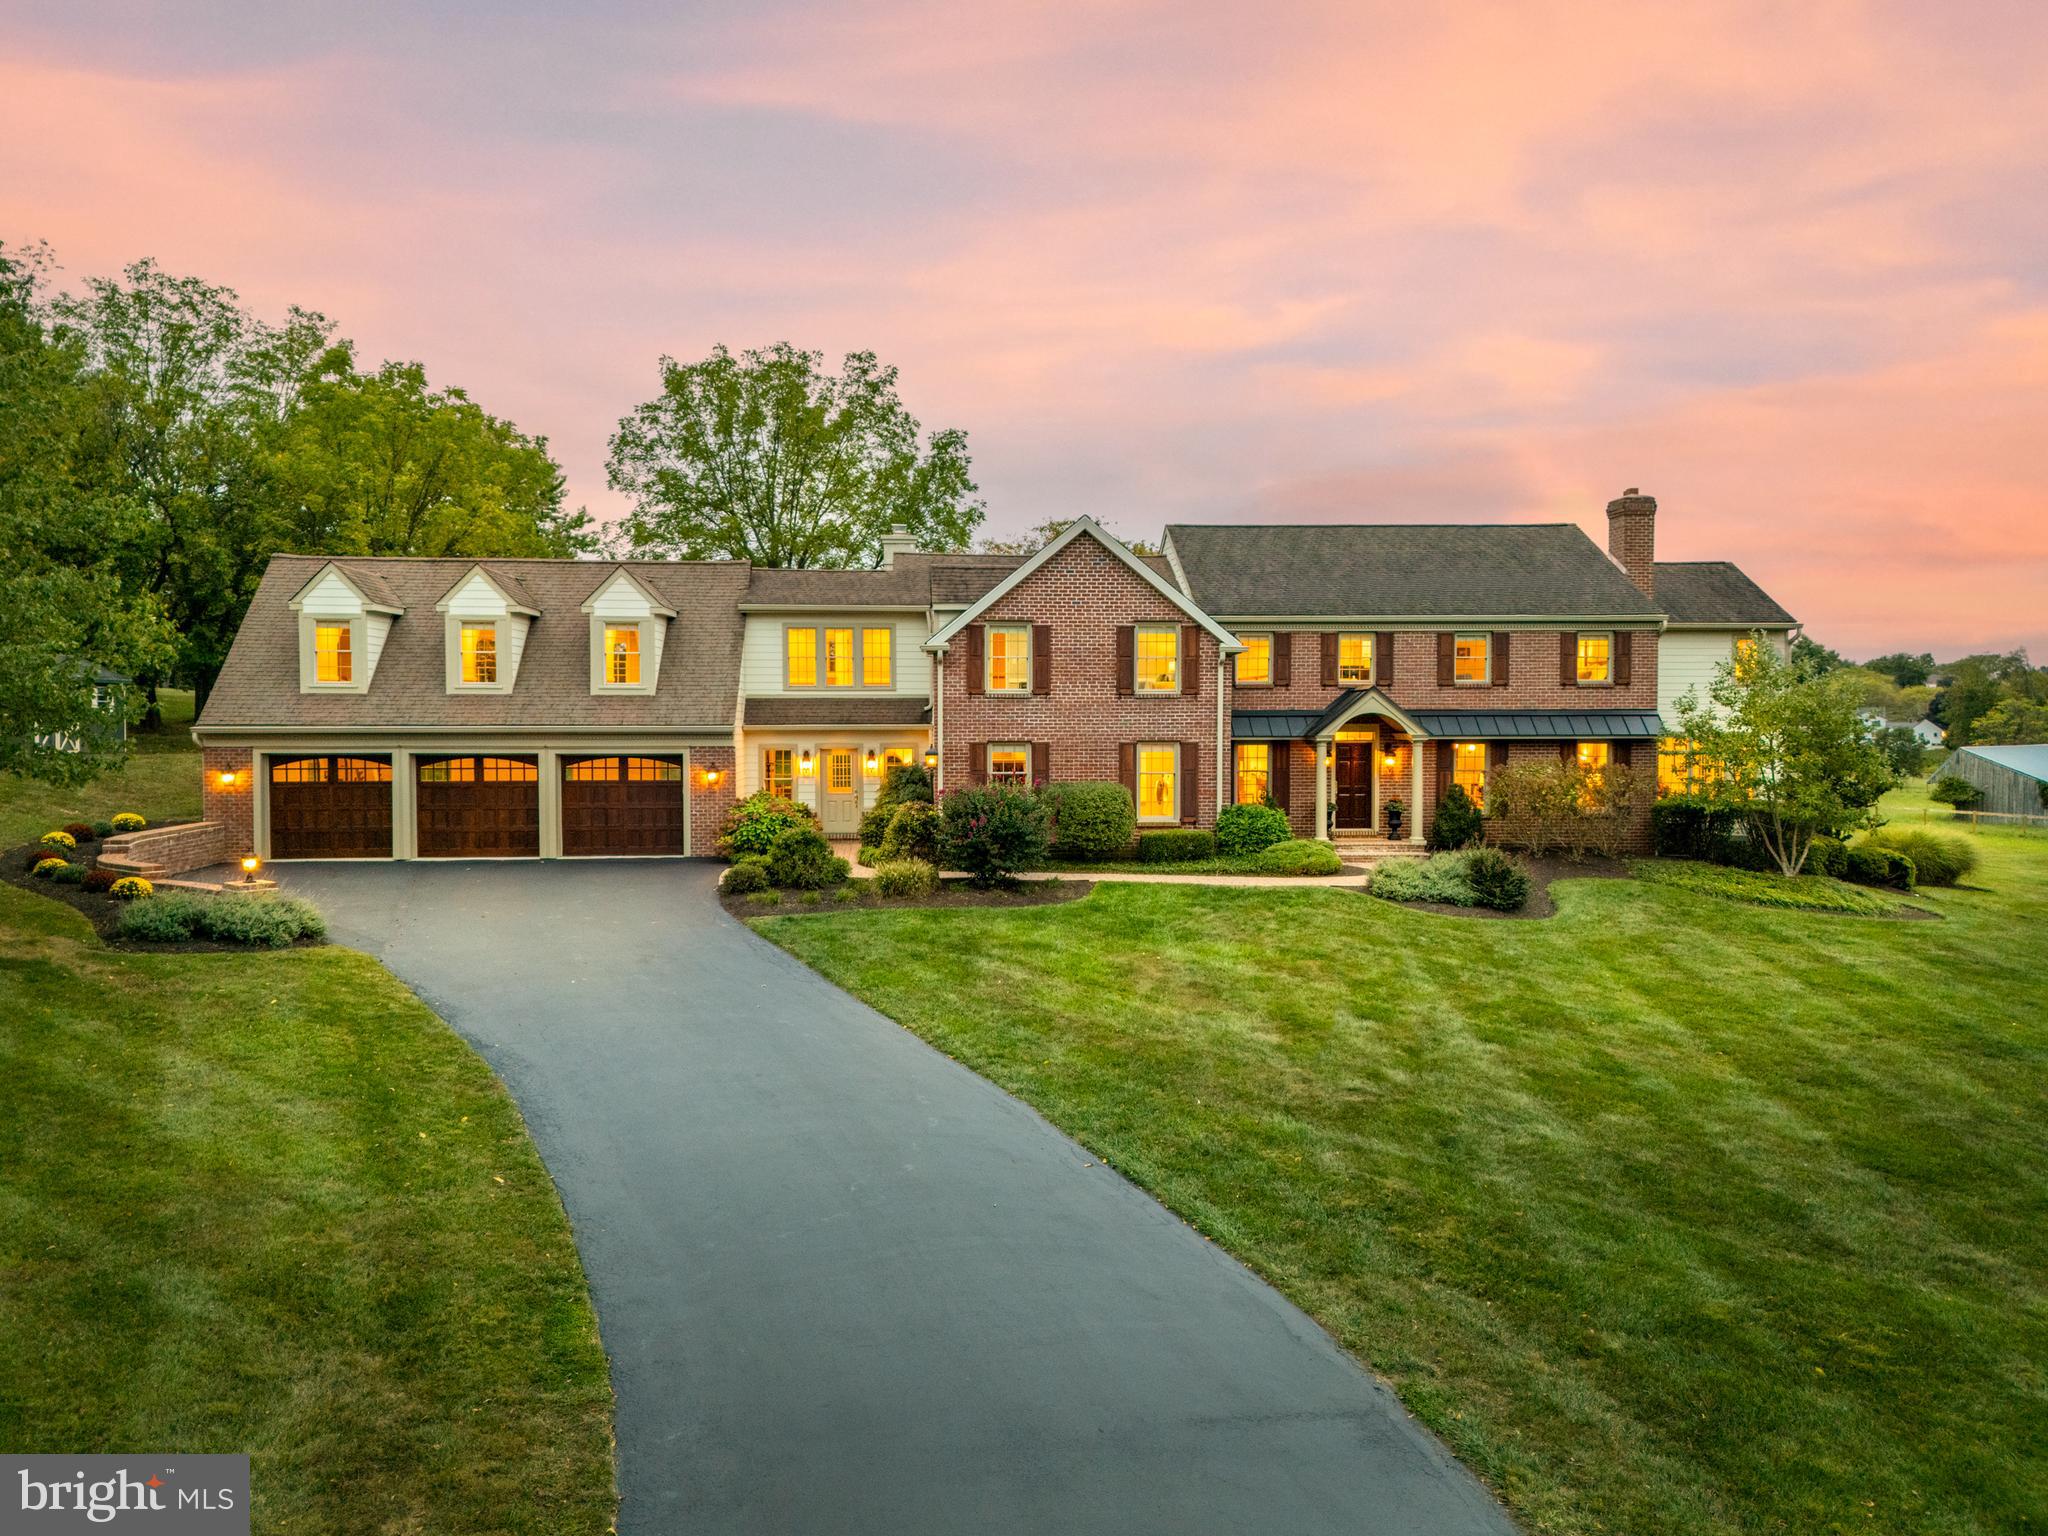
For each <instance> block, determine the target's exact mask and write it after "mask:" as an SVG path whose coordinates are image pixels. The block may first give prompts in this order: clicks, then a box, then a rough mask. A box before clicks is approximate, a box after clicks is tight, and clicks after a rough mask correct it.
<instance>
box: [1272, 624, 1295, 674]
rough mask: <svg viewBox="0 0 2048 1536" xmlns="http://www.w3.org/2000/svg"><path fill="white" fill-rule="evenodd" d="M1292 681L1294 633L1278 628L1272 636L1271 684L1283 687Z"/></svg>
mask: <svg viewBox="0 0 2048 1536" xmlns="http://www.w3.org/2000/svg"><path fill="white" fill-rule="evenodd" d="M1293 681H1294V634H1293V631H1291V630H1285V629H1283V630H1279V631H1277V632H1275V634H1274V636H1273V686H1274V687H1275V688H1285V687H1287V686H1288V685H1289V684H1291V683H1292V682H1293Z"/></svg>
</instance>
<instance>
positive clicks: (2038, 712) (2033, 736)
mask: <svg viewBox="0 0 2048 1536" xmlns="http://www.w3.org/2000/svg"><path fill="white" fill-rule="evenodd" d="M1970 740H1972V741H1979V742H1984V743H1986V744H1988V745H1994V746H2018V745H2022V744H2024V743H2027V742H2036V741H2048V704H2034V703H2030V702H2028V701H2027V700H2025V699H2000V700H1999V701H1998V702H1997V703H1996V704H1994V705H1992V706H1991V707H1990V708H1989V709H1987V710H1985V711H1984V713H1983V714H1981V715H1979V716H1978V717H1977V718H1976V720H1975V722H1974V723H1973V724H1972V725H1971V727H1970Z"/></svg>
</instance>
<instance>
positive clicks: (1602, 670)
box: [1579, 635, 1614, 683]
mask: <svg viewBox="0 0 2048 1536" xmlns="http://www.w3.org/2000/svg"><path fill="white" fill-rule="evenodd" d="M1579 681H1580V682H1582V683H1611V682H1613V681H1614V636H1612V635H1581V636H1579Z"/></svg>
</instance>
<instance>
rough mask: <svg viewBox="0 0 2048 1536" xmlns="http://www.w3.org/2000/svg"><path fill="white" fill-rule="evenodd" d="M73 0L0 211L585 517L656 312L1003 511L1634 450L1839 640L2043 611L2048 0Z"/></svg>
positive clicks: (650, 345)
mask: <svg viewBox="0 0 2048 1536" xmlns="http://www.w3.org/2000/svg"><path fill="white" fill-rule="evenodd" d="M85 9H87V8H84V7H75V8H74V7H57V6H49V5H29V4H26V3H19V0H0V238H4V239H6V240H8V241H10V242H15V241H26V240H33V239H47V240H48V241H50V242H51V244H52V245H53V246H54V247H55V248H56V252H57V255H58V257H59V260H60V261H61V262H62V264H63V267H64V269H65V270H64V273H63V276H64V278H65V279H67V280H72V281H75V280H76V279H77V278H78V277H80V276H82V275H85V274H97V273H103V272H110V271H112V270H114V269H116V268H117V267H119V266H120V265H121V264H123V263H125V262H126V261H129V260H131V259H133V258H135V257H138V256H143V255H151V256H155V257H156V258H158V259H159V260H160V261H161V262H163V263H164V264H165V265H166V266H167V267H168V268H170V269H171V270H173V271H179V272H191V273H196V274H199V275H201V276H204V277H206V278H209V279H211V280H214V281H218V282H225V283H228V284H230V285H231V286H233V287H234V288H236V289H237V290H239V291H240V293H241V294H242V296H243V297H244V299H245V300H247V301H248V302H249V303H250V304H251V305H252V306H254V307H255V308H257V309H258V310H259V311H261V312H263V313H265V314H268V315H272V316H275V315H277V314H278V313H279V312H281V310H282V309H283V307H284V306H285V305H286V304H288V303H294V302H296V303H301V304H305V305H307V306H309V307H313V308H317V309H321V310H323V311H325V312H326V313H328V314H329V315H331V316H333V317H334V318H335V319H336V320H337V321H338V322H339V323H340V325H341V328H342V330H343V332H344V334H347V335H350V336H353V337H354V338H355V339H356V340H357V342H358V343H359V344H360V346H361V348H362V351H363V353H364V355H365V356H366V357H369V358H377V357H406V358H417V359H420V360H421V361H423V362H424V363H425V364H426V365H427V368H428V370H429V373H430V375H431V377H433V378H434V379H435V381H436V382H439V383H451V384H460V385H462V386H464V387H466V388H467V389H469V390H470V391H471V392H472V394H474V395H475V396H476V397H477V398H478V399H479V400H481V401H482V402H483V403H484V404H485V405H486V406H488V407H489V408H490V409H492V410H494V411H496V412H498V413H499V414H501V415H505V416H508V417H510V418H511V419H512V420H514V421H516V422H518V423H519V425H520V426H522V427H524V428H526V429H527V430H529V431H533V432H539V433H544V434H545V435H547V437H548V438H549V439H550V441H551V444H552V447H553V449H554V451H555V453H556V455H557V457H559V458H560V460H561V461H562V463H563V465H564V467H565V469H566V470H567V473H568V476H569V485H570V494H571V497H572V499H574V500H576V501H579V502H583V503H586V504H588V505H589V506H590V507H591V509H592V510H593V511H595V512H597V513H599V514H600V515H603V516H612V515H616V513H617V512H618V511H619V510H620V502H619V501H618V499H617V498H616V497H615V496H613V495H612V493H611V492H610V491H609V490H607V489H606V487H605V484H604V457H605V445H606V439H607V438H608V436H609V434H610V432H611V430H612V429H613V427H614V425H615V423H616V421H617V419H618V417H619V416H620V415H621V414H623V413H624V412H625V411H626V410H628V409H629V408H630V407H631V406H632V405H633V404H634V403H635V402H637V401H639V400H641V399H643V398H645V397H646V396H647V395H649V394H650V393H652V391H653V388H654V386H655V380H656V373H655V360H656V358H657V357H658V356H659V355H660V354H661V353H664V352H668V353H673V354H675V355H677V356H681V357H694V356H698V355H701V354H702V353H703V352H705V351H706V350H707V349H709V347H710V346H711V345H712V344H713V343H715V342H719V341H724V342H726V343H728V344H730V345H732V346H734V347H736V348H737V347H745V346H754V345H763V344H767V343H770V342H774V341H777V340H783V339H787V340H790V341H793V342H796V343H798V344H800V345H804V346H809V347H815V348H820V349H822V350H824V351H825V352H826V353H827V354H828V355H830V356H832V357H834V358H836V357H837V355H838V354H839V353H841V352H844V351H846V350H849V349H853V348H871V349H873V350H874V351H876V352H877V353H879V354H880V355H881V356H882V357H883V358H884V359H885V360H887V361H890V362H893V363H896V364H898V365H899V366H900V367H901V369H902V371H903V386H904V392H905V395H906V397H907V399H908V401H909V403H910V406H911V408H912V409H913V410H914V411H915V412H916V413H917V414H918V415H919V416H920V417H921V418H922V419H923V420H924V422H925V424H926V425H927V426H938V425H948V426H960V427H964V428H966V429H967V431H968V432H969V434H970V439H971V442H972V445H973V450H974V455H975V465H976V471H977V474H978V478H979V479H980V481H981V485H982V490H983V493H984V495H985V496H986V497H987V499H988V503H989V509H990V515H989V524H988V527H989V528H990V530H991V531H995V532H1008V531H1014V530H1017V529H1021V528H1023V527H1026V526H1028V525H1030V524H1033V523H1036V522H1039V521H1041V520H1043V519H1046V518H1049V517H1057V516H1067V515H1071V514H1073V513H1078V512H1087V513H1091V514H1093V515H1095V516H1096V517H1098V518H1101V519H1103V520H1104V521H1106V522H1108V523H1109V524H1110V525H1111V526H1113V527H1114V528H1116V529H1118V530H1119V531H1121V532H1124V533H1126V534H1132V535H1136V534H1147V535H1151V536H1156V535H1157V531H1158V529H1159V527H1160V526H1161V525H1162V524H1163V523H1166V522H1169V521H1175V520H1185V521H1202V520H1226V519H1227V520H1267V519H1269V520H1291V519H1292V520H1320V519H1346V520H1360V521H1405V520H1425V519H1426V520H1452V519H1484V520H1503V519H1536V520H1558V519H1575V520H1577V521H1579V522H1581V523H1583V524H1584V525H1585V526H1586V527H1587V529H1588V530H1589V531H1590V532H1593V533H1594V534H1595V536H1596V537H1604V527H1603V522H1604V520H1603V518H1602V515H1601V508H1602V507H1603V506H1604V504H1605V502H1606V500H1607V498H1608V497H1609V496H1612V495H1614V494H1616V493H1617V492H1619V491H1620V490H1621V489H1622V488H1623V487H1624V486H1629V485H1640V486H1642V487H1643V488H1645V489H1646V490H1650V491H1652V492H1654V493H1655V494H1656V495H1657V496H1658V498H1659V500H1660V502H1661V516H1660V523H1661V525H1662V526H1661V527H1660V529H1659V549H1658V552H1659V554H1660V555H1662V556H1663V557H1664V558H1667V559H1709V558H1727V559H1733V560H1736V561H1739V562H1740V563H1741V564H1742V565H1743V567H1744V568H1745V569H1746V570H1748V571H1749V572H1750V574H1751V575H1753V576H1755V577H1756V578H1757V579H1758V580H1759V581H1760V582H1762V583H1763V585H1764V586H1765V587H1766V588H1767V589H1768V590H1769V591H1771V592H1772V593H1773V595H1775V596H1776V597H1778V598H1779V599H1780V600H1781V601H1782V602H1784V603H1785V604H1786V606H1787V607H1789V608H1790V609H1792V611H1793V612H1794V613H1796V614H1798V615H1799V616H1800V617H1801V618H1802V619H1804V620H1805V621H1806V622H1807V624H1808V627H1809V629H1810V631H1811V632H1812V633H1813V634H1814V635H1815V636H1816V637H1817V638H1819V639H1821V640H1823V641H1825V642H1827V643H1829V644H1832V645H1835V646H1836V647H1838V648H1840V649H1843V650H1845V651H1848V652H1850V653H1852V654H1857V655H1868V654H1871V653H1873V652H1875V651H1878V650H1891V649H1894V648H1905V649H1910V650H1920V649H1932V650H1934V651H1936V652H1938V653H1942V654H1943V655H1948V654H1953V653H1961V652H1964V651H1968V650H1982V649H2001V650H2002V649H2008V648H2010V647H2012V646H2014V645H2027V646H2029V647H2030V648H2031V649H2032V651H2033V653H2034V655H2035V657H2036V659H2037V660H2048V89H2044V88H2043V86H2042V81H2043V79H2044V78H2048V6H2042V5H2039V4H2028V3H2015V4H1972V3H1958V4H1951V5H1945V6H1939V7H1932V6H1925V5H1918V4H1898V5H1880V4H1856V3H1845V0H1808V3H1805V4H1802V5H1796V6H1790V5H1782V4H1770V5H1763V4H1740V3H1732V0H1711V3H1685V0H1671V3H1663V4H1659V5H1655V6H1640V7H1605V6H1592V5H1587V4H1584V3H1574V4H1560V5H1550V4H1534V3H1513V4H1500V5H1463V6H1448V7H1431V6H1413V5H1393V4H1388V5H1380V4H1367V3H1358V0H1349V3H1343V4H1332V5H1320V4H1280V5H1266V6H1245V5H1209V4H1202V3H1188V0H1180V3H1174V4H1123V3H1113V0H1104V3H1096V4H1075V5H1061V6H1037V5H1022V4H1013V5H1005V6H1001V7H961V6H959V5H957V4H943V5H942V4H936V3H920V0H911V3H906V0H884V3H881V4H876V5H862V6H858V7H849V6H827V5H809V6H806V5H764V4H752V3H750V4H741V3H737V0H734V3H722V4H716V5H699V6H688V7H686V6H678V5H674V4H612V5H579V6H577V7H574V8H571V7H568V6H559V7H543V6H538V5H532V4H499V5H488V6H486V5H475V6H464V7H451V6H446V5H440V6H434V5H418V4H413V5H385V4H363V5H358V6H353V7H347V8H333V7H329V8H319V9H314V8H307V9H305V11H304V13H303V14H301V13H300V9H299V8H298V7H296V6H293V5H290V4H284V3H271V4H265V5H262V6H257V5H254V4H235V5H231V4H226V3H222V0H214V3H212V4H210V5H209V4H204V3H194V4H187V5H180V6H178V7H164V6H157V5H151V4H147V3H131V4H125V5H124V4H109V5H98V6H94V7H91V8H90V9H91V11H92V12H93V15H92V18H91V19H90V20H85V19H73V18H71V17H70V16H68V15H67V14H66V13H67V12H70V11H74V10H75V11H83V10H85ZM343 11H346V17H345V19H337V18H338V17H340V16H341V13H342V12H343ZM984 12H986V13H987V14H984ZM173 16H175V25H174V24H173V23H172V20H171V19H170V18H172V17H173Z"/></svg>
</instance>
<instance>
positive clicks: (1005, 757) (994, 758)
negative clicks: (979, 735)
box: [988, 741, 1031, 789]
mask: <svg viewBox="0 0 2048 1536" xmlns="http://www.w3.org/2000/svg"><path fill="white" fill-rule="evenodd" d="M988 781H989V783H991V784H1009V785H1011V786H1013V787H1015V788H1017V789H1028V788H1029V787H1030V785H1031V748H1030V747H1029V746H1027V745H1025V744H1024V743H1023V742H1021V741H999V742H991V743H990V744H989V749H988Z"/></svg>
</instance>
